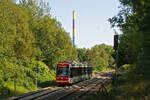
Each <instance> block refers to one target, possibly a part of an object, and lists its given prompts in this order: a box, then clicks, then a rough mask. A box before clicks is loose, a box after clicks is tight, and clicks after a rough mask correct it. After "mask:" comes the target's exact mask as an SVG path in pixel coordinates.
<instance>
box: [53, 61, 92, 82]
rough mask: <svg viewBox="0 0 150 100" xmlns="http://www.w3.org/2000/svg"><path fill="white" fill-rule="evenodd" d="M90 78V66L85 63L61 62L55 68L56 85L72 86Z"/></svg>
mask: <svg viewBox="0 0 150 100" xmlns="http://www.w3.org/2000/svg"><path fill="white" fill-rule="evenodd" d="M91 77H92V66H91V65H89V64H87V63H77V62H62V63H58V64H57V66H56V83H57V84H72V83H76V82H79V81H83V80H86V79H90V78H91Z"/></svg>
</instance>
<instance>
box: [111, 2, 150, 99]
mask: <svg viewBox="0 0 150 100" xmlns="http://www.w3.org/2000/svg"><path fill="white" fill-rule="evenodd" d="M119 1H120V3H121V7H120V8H121V10H120V12H119V13H118V15H117V16H114V17H113V18H111V19H109V21H110V23H111V25H112V27H116V26H117V27H119V28H120V30H121V31H122V32H123V34H122V35H121V38H120V44H119V47H118V50H117V65H118V66H122V65H124V64H130V67H131V68H129V70H130V71H129V72H128V74H127V78H126V79H127V80H126V81H127V82H130V85H133V86H129V87H130V89H129V91H126V92H128V93H131V94H132V93H135V94H136V96H137V94H140V95H149V94H147V93H146V92H148V91H150V89H148V90H146V89H147V86H148V85H149V84H148V83H149V81H150V80H149V77H150V74H149V73H150V67H149V65H150V60H149V58H150V50H149V47H150V34H149V32H150V28H149V24H150V14H149V13H150V11H149V8H150V1H149V0H119ZM144 82H145V83H144ZM137 83H139V84H137ZM140 84H143V85H142V86H141V87H140ZM135 88H137V89H138V91H137V92H135V91H133V90H134V89H135ZM135 94H133V95H132V96H133V97H134V98H136V99H137V97H138V96H137V97H135V96H134V95H135ZM126 96H127V95H126ZM140 98H141V97H140Z"/></svg>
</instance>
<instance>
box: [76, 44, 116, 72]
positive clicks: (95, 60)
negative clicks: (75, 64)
mask: <svg viewBox="0 0 150 100" xmlns="http://www.w3.org/2000/svg"><path fill="white" fill-rule="evenodd" d="M113 52H114V51H113V48H112V46H107V45H105V44H101V45H95V46H94V47H92V48H91V49H85V48H83V49H78V57H79V61H80V62H88V63H89V64H91V65H92V67H93V72H94V73H98V72H100V71H105V70H108V69H110V68H112V67H113V64H114V59H113V57H112V54H113Z"/></svg>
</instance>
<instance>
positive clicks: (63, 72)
mask: <svg viewBox="0 0 150 100" xmlns="http://www.w3.org/2000/svg"><path fill="white" fill-rule="evenodd" d="M68 69H69V68H68V67H57V76H61V77H64V76H68Z"/></svg>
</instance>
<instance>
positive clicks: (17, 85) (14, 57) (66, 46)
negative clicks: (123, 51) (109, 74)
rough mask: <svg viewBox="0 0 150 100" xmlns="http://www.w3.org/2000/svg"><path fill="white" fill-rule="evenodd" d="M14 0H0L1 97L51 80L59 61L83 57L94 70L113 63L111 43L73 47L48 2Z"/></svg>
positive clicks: (29, 89) (15, 93) (39, 85)
mask: <svg viewBox="0 0 150 100" xmlns="http://www.w3.org/2000/svg"><path fill="white" fill-rule="evenodd" d="M14 1H15V0H0V22H1V23H0V98H1V99H5V98H7V97H10V96H14V95H18V94H20V93H24V92H28V91H32V90H36V89H39V88H42V87H46V86H49V85H52V84H54V83H55V66H56V63H58V62H62V61H65V60H67V61H74V60H75V61H81V62H84V61H86V62H88V63H91V64H92V66H94V71H95V72H98V71H102V70H104V69H106V68H110V67H109V66H111V65H112V64H113V58H112V57H111V54H112V52H113V49H112V47H111V46H107V45H104V44H102V45H96V46H94V47H93V48H91V49H77V48H74V47H73V46H72V43H71V38H70V36H69V33H67V32H66V31H65V30H64V29H63V27H62V26H61V23H60V22H58V21H57V20H56V19H55V18H52V17H51V14H50V8H49V4H48V3H45V2H42V1H39V0H19V1H20V2H19V3H18V4H16V3H15V2H14ZM36 76H37V83H38V88H36V85H35V78H36Z"/></svg>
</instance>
